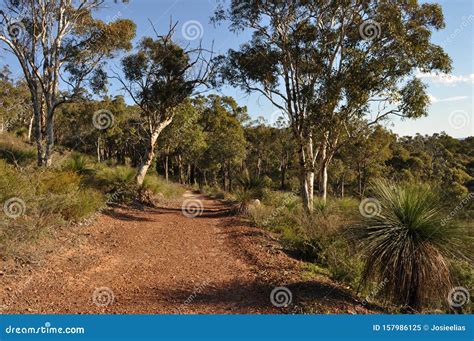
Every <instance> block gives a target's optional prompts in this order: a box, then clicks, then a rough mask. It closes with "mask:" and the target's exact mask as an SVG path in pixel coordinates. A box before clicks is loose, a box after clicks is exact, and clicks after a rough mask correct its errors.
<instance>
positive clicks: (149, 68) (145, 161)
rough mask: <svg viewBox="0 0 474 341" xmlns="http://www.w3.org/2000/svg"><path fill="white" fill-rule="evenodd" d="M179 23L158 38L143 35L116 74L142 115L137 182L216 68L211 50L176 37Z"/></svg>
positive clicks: (140, 180)
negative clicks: (186, 44) (185, 106)
mask: <svg viewBox="0 0 474 341" xmlns="http://www.w3.org/2000/svg"><path fill="white" fill-rule="evenodd" d="M176 25H177V24H174V25H171V27H170V29H169V31H168V33H167V34H166V35H158V34H156V36H157V37H156V39H153V38H151V37H146V38H143V39H142V40H141V42H140V43H139V44H138V48H137V51H136V53H133V54H130V55H128V56H126V57H125V58H123V60H122V68H123V75H124V76H123V77H122V76H120V75H116V78H117V79H118V80H119V81H120V82H121V84H122V86H123V89H124V90H125V91H126V92H127V93H128V94H129V96H130V97H131V98H132V100H133V101H134V103H135V104H136V105H137V106H138V108H139V110H140V112H141V116H142V118H143V123H144V125H143V128H144V131H145V133H146V136H145V137H144V139H145V140H146V144H147V147H146V148H147V149H146V151H145V154H144V155H143V157H142V161H141V163H140V166H139V167H138V169H137V175H136V181H137V184H138V185H142V184H143V181H144V179H145V176H146V173H147V171H148V168H150V166H151V164H152V162H153V158H154V157H155V154H156V144H157V140H158V137H159V136H160V134H161V132H162V131H163V129H165V128H166V127H167V126H168V125H169V124H170V123H171V122H172V121H173V118H174V116H175V115H176V112H177V110H178V107H179V106H180V105H181V104H183V103H184V101H185V100H186V98H188V97H189V96H191V95H193V94H195V91H197V89H198V88H199V87H200V86H202V85H206V83H207V80H208V79H209V77H210V75H211V74H212V72H213V62H212V51H207V50H205V49H203V48H202V47H201V46H199V47H197V48H188V47H181V46H180V45H178V44H177V43H175V42H174V41H173V35H174V32H175V28H176ZM155 33H156V32H155ZM206 55H209V56H206ZM206 57H207V58H206Z"/></svg>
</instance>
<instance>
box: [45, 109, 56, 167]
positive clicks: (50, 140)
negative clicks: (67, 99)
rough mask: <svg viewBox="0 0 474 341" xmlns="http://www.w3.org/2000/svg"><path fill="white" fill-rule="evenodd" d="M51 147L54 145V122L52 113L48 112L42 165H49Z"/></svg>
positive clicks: (50, 161) (50, 162) (51, 152)
mask: <svg viewBox="0 0 474 341" xmlns="http://www.w3.org/2000/svg"><path fill="white" fill-rule="evenodd" d="M53 147H54V123H53V113H52V112H48V115H47V117H46V151H45V155H44V165H45V166H46V167H50V166H51V164H52V162H53V160H52V156H53Z"/></svg>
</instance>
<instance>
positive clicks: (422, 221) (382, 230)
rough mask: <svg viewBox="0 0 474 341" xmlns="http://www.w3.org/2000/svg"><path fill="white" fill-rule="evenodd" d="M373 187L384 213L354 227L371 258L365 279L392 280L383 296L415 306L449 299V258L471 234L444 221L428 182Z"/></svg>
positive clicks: (376, 185) (385, 183)
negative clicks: (425, 183) (468, 234)
mask: <svg viewBox="0 0 474 341" xmlns="http://www.w3.org/2000/svg"><path fill="white" fill-rule="evenodd" d="M372 191H373V194H374V196H375V198H377V200H378V201H379V203H380V206H381V211H380V213H379V214H375V215H371V216H370V217H367V218H366V219H364V220H363V222H362V223H361V224H359V225H356V226H355V227H354V229H353V230H352V232H353V233H354V234H353V237H354V238H355V239H356V240H357V241H359V242H360V243H361V246H362V251H363V253H364V255H365V256H366V260H365V267H364V273H363V280H364V282H365V283H367V282H368V281H369V280H373V281H375V282H382V281H384V282H386V285H384V287H383V288H382V290H381V291H380V294H381V295H382V296H383V297H385V298H387V299H389V300H391V301H392V302H393V303H395V304H399V305H407V306H409V307H411V308H413V309H418V308H420V307H422V306H424V305H428V304H429V303H433V302H440V301H442V300H444V299H445V297H447V296H446V295H447V293H448V291H449V290H450V288H451V287H452V280H451V275H450V267H449V259H450V258H451V257H453V256H454V255H459V253H460V250H463V249H464V248H465V247H464V245H466V243H467V244H469V243H468V240H469V237H467V236H466V234H465V231H464V230H463V229H461V228H459V227H458V226H457V225H456V224H455V223H454V222H447V223H446V222H445V221H444V220H443V219H444V218H445V217H446V211H445V207H444V205H443V203H442V201H441V200H440V196H439V194H438V193H437V192H436V190H434V189H433V188H430V187H429V186H427V185H418V184H417V185H415V184H408V185H405V186H400V185H394V184H389V183H388V182H385V181H377V182H375V183H374V185H373V188H372ZM471 242H472V240H471Z"/></svg>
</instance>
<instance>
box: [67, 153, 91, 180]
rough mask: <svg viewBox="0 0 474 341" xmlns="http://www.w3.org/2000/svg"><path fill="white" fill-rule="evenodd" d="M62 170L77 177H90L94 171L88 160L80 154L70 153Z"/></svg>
mask: <svg viewBox="0 0 474 341" xmlns="http://www.w3.org/2000/svg"><path fill="white" fill-rule="evenodd" d="M62 169H63V170H65V171H71V172H74V173H77V174H79V175H90V174H92V173H94V169H93V168H92V166H91V164H90V162H89V160H88V158H87V157H86V156H84V155H82V154H80V153H72V154H71V155H70V157H69V158H68V159H66V161H65V162H64V164H63V167H62Z"/></svg>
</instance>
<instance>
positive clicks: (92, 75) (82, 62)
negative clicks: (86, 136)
mask: <svg viewBox="0 0 474 341" xmlns="http://www.w3.org/2000/svg"><path fill="white" fill-rule="evenodd" d="M102 4H103V1H101V0H94V1H89V0H79V1H76V0H3V1H2V3H1V4H0V25H1V30H0V42H2V43H3V47H4V49H5V50H7V51H8V52H10V53H12V54H13V55H14V56H15V58H16V60H17V61H18V63H19V65H20V68H21V71H22V73H23V76H24V78H25V80H26V83H27V85H28V89H29V92H30V95H31V102H32V107H33V114H34V127H35V140H36V145H37V150H38V165H40V166H41V165H46V166H49V165H50V164H51V162H52V161H51V153H52V148H53V145H54V112H55V110H56V109H57V108H58V106H60V105H61V104H63V103H66V102H71V101H74V100H76V99H78V98H81V97H82V96H83V95H84V93H85V87H86V86H90V87H91V88H92V89H93V90H94V91H95V92H97V91H99V90H100V89H103V88H104V87H105V83H106V75H105V71H104V69H103V62H104V59H105V58H109V57H112V56H113V55H114V53H115V52H117V51H120V50H128V49H130V48H131V43H130V41H131V39H132V38H133V37H134V35H135V24H134V23H133V22H131V21H129V20H120V19H118V20H116V21H114V22H111V23H106V22H104V21H102V20H98V19H95V18H94V17H93V16H92V13H93V11H95V10H98V9H99V8H100V7H101V5H102ZM60 85H61V86H62V85H64V89H60Z"/></svg>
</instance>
